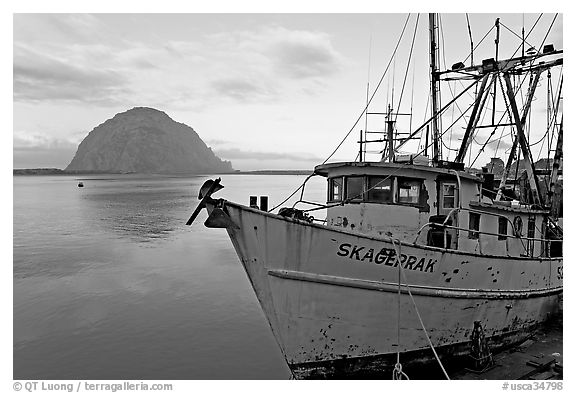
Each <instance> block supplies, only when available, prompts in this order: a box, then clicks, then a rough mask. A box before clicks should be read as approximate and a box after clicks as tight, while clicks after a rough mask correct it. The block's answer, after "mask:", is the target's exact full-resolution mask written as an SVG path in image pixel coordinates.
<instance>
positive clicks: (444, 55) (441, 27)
mask: <svg viewBox="0 0 576 393" xmlns="http://www.w3.org/2000/svg"><path fill="white" fill-rule="evenodd" d="M439 21H440V26H439V27H440V35H441V36H442V58H443V60H444V69H447V68H448V67H446V52H445V51H444V45H445V43H444V28H443V26H442V19H439ZM460 84H461V85H462V87H464V84H463V83H462V81H460ZM447 85H448V90H450V95H451V96H452V98H454V92H453V91H452V87H450V82H448V83H447ZM471 98H472V97H471ZM454 105H456V108H458V111H459V112H460V113H462V109H460V105H458V102H455V103H454Z"/></svg>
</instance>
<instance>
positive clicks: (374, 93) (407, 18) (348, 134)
mask: <svg viewBox="0 0 576 393" xmlns="http://www.w3.org/2000/svg"><path fill="white" fill-rule="evenodd" d="M410 15H411V14H408V16H407V17H406V22H404V27H403V28H402V33H400V37H399V38H398V42H397V43H396V47H395V48H394V51H393V52H392V57H391V58H390V61H389V62H388V65H387V66H386V69H385V70H384V73H383V74H382V77H381V78H380V80H379V81H378V84H377V85H376V88H375V89H374V91H373V92H372V95H371V96H370V100H368V103H367V104H366V106H365V107H364V109H363V110H362V113H360V116H358V118H357V119H356V121H355V122H354V124H353V125H352V127H351V128H350V130H349V131H348V132H347V133H346V136H344V138H343V139H342V140H341V141H340V143H339V144H338V146H336V149H334V151H333V152H332V153H331V154H330V155H329V156H328V158H326V159H325V160H324V161H323V162H322V164H326V162H327V161H328V160H329V159H330V158H332V156H333V155H334V154H335V153H336V152H337V151H338V149H339V148H340V146H342V144H343V143H344V142H345V141H346V139H348V137H349V136H350V134H351V133H352V131H354V128H355V127H356V125H357V124H358V122H359V121H360V120H361V119H362V116H363V115H364V112H366V110H367V109H368V106H369V105H370V103H371V102H372V100H373V99H374V96H375V95H376V92H377V91H378V88H379V87H380V85H381V84H382V81H383V80H384V77H385V76H386V73H387V72H388V69H389V68H390V64H392V60H394V58H395V56H396V51H397V50H398V47H399V46H400V42H401V41H402V37H403V36H404V31H405V30H406V26H407V25H408V20H409V19H410Z"/></svg>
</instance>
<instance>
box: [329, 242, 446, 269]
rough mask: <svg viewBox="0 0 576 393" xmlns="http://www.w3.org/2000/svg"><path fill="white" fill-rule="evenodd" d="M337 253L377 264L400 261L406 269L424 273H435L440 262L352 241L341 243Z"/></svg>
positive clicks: (390, 263) (395, 265)
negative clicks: (367, 246)
mask: <svg viewBox="0 0 576 393" xmlns="http://www.w3.org/2000/svg"><path fill="white" fill-rule="evenodd" d="M336 255H338V256H340V257H343V258H349V259H351V260H356V261H359V262H365V263H375V264H376V265H386V266H391V267H398V263H400V265H401V266H402V267H403V268H404V269H408V270H415V271H420V272H424V273H434V266H435V265H436V262H438V261H437V260H436V259H432V258H429V259H426V258H424V257H417V256H415V255H407V254H404V253H402V254H400V258H396V250H395V249H393V248H386V247H383V248H382V249H380V250H378V251H377V250H376V249H373V248H369V249H366V247H359V246H357V245H353V244H350V243H341V244H340V246H339V247H338V252H336Z"/></svg>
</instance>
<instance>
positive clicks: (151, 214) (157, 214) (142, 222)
mask: <svg viewBox="0 0 576 393" xmlns="http://www.w3.org/2000/svg"><path fill="white" fill-rule="evenodd" d="M203 180H204V178H201V177H200V178H192V179H178V178H176V179H163V178H158V179H152V180H150V179H127V180H126V181H125V182H113V183H103V184H99V183H95V184H94V186H93V187H91V188H89V189H87V191H88V192H86V193H85V194H84V195H83V196H82V200H83V202H84V203H85V204H86V210H85V219H86V220H87V221H88V222H92V223H94V224H96V225H98V226H100V227H101V228H103V229H104V230H106V231H108V232H111V233H113V234H115V235H116V236H119V237H121V238H127V239H129V240H131V241H136V242H144V243H146V242H153V241H156V240H166V239H169V238H170V237H171V236H172V235H173V234H174V233H176V232H182V231H184V230H185V226H184V225H183V224H184V222H185V221H186V219H187V216H188V215H189V212H190V210H191V209H192V206H194V204H195V203H197V200H196V198H195V197H194V192H197V190H198V188H199V187H200V185H201V184H202V182H203Z"/></svg>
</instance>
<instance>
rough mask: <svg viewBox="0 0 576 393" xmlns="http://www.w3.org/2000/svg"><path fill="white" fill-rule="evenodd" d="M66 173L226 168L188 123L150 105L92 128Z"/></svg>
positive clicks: (216, 170)
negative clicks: (174, 118)
mask: <svg viewBox="0 0 576 393" xmlns="http://www.w3.org/2000/svg"><path fill="white" fill-rule="evenodd" d="M66 171H93V172H100V171H101V172H121V173H206V174H207V173H222V172H231V171H232V165H231V163H230V162H229V161H222V160H221V159H220V158H218V157H217V156H216V155H215V154H214V153H213V152H212V150H211V149H210V148H209V147H208V146H206V144H205V143H204V142H203V141H202V139H200V137H199V136H198V134H196V132H195V131H194V130H193V129H192V128H191V127H189V126H187V125H186V124H183V123H178V122H175V121H174V120H172V119H171V118H170V117H169V116H168V115H167V114H166V113H164V112H162V111H159V110H156V109H152V108H142V107H139V108H133V109H130V110H128V111H126V112H123V113H118V114H117V115H116V116H114V117H113V118H112V119H108V120H106V121H105V122H104V123H102V124H100V125H99V126H97V127H96V128H94V129H93V130H92V131H90V133H89V134H88V135H87V136H86V138H84V140H83V141H82V142H81V143H80V145H79V146H78V150H77V151H76V154H75V155H74V158H73V159H72V161H71V162H70V164H69V165H68V167H67V168H66Z"/></svg>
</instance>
